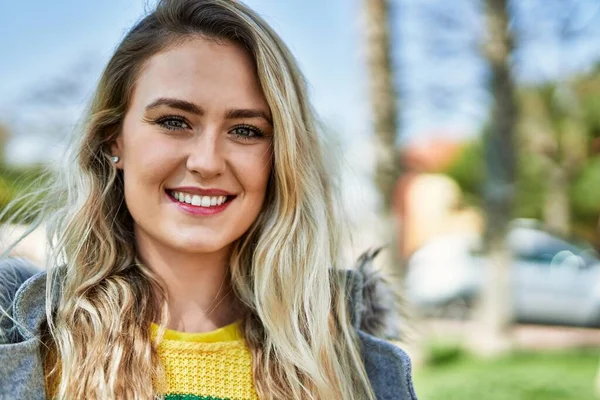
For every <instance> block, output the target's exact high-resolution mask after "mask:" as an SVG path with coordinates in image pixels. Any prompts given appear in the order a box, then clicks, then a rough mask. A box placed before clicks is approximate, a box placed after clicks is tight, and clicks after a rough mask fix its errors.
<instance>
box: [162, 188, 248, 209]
mask: <svg viewBox="0 0 600 400" xmlns="http://www.w3.org/2000/svg"><path fill="white" fill-rule="evenodd" d="M166 193H167V197H168V198H169V199H170V200H171V201H172V202H174V203H175V204H176V205H177V206H178V207H179V208H180V209H181V210H183V211H185V212H186V213H188V214H192V215H215V214H219V213H221V212H223V211H224V210H225V209H226V208H227V207H229V204H231V202H232V201H233V200H234V199H235V197H236V196H227V198H226V200H225V202H224V203H222V204H218V205H214V206H213V205H211V206H208V207H206V206H204V207H203V206H202V205H193V204H189V203H186V202H183V201H180V200H178V199H177V198H175V197H174V195H173V192H172V191H167V192H166Z"/></svg>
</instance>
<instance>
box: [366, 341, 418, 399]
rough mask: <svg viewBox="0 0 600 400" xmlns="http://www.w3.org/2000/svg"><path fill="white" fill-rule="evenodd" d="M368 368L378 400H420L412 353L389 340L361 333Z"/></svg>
mask: <svg viewBox="0 0 600 400" xmlns="http://www.w3.org/2000/svg"><path fill="white" fill-rule="evenodd" d="M358 337H359V339H360V342H361V347H362V355H363V360H364V364H365V369H366V371H367V375H368V376H369V380H370V382H371V385H372V386H373V390H374V391H375V394H376V395H377V400H416V399H417V395H416V394H415V389H414V386H413V382H412V366H411V362H410V358H409V356H408V354H406V352H405V351H404V350H402V349H401V348H400V347H398V346H396V345H395V344H393V343H390V342H388V341H386V340H382V339H379V338H376V337H375V336H372V335H369V334H368V333H365V332H363V331H358Z"/></svg>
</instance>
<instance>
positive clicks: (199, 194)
mask: <svg viewBox="0 0 600 400" xmlns="http://www.w3.org/2000/svg"><path fill="white" fill-rule="evenodd" d="M166 193H167V196H168V197H169V199H170V200H172V201H173V202H174V203H175V204H176V205H177V206H178V207H179V208H180V209H181V210H182V211H184V212H186V213H189V214H192V215H206V216H209V215H215V214H219V213H221V212H222V211H225V209H226V208H227V207H228V206H229V205H230V204H231V202H232V201H233V200H234V199H235V198H236V197H237V196H235V195H232V194H229V193H228V192H226V191H224V190H220V189H198V188H177V189H168V190H167V191H166Z"/></svg>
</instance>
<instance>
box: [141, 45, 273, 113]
mask: <svg viewBox="0 0 600 400" xmlns="http://www.w3.org/2000/svg"><path fill="white" fill-rule="evenodd" d="M165 97H166V98H176V99H182V100H186V101H189V102H192V103H195V104H202V105H203V107H215V108H249V107H252V108H257V107H259V108H264V109H265V110H267V111H268V104H267V101H266V99H265V97H264V95H263V92H262V89H261V86H260V83H259V79H258V76H257V73H256V68H255V65H254V60H253V59H252V57H251V56H250V54H249V53H248V52H247V51H246V50H245V49H243V48H242V47H241V46H239V45H237V44H234V43H232V42H216V41H214V40H207V39H203V38H194V39H190V40H187V41H184V42H183V43H180V44H178V45H175V46H172V47H170V48H168V49H167V50H164V51H162V52H160V53H157V54H155V55H153V56H152V57H150V59H149V60H148V61H147V62H146V64H145V65H144V68H143V69H142V70H141V72H140V75H139V77H138V79H137V82H136V87H135V90H134V99H133V103H134V106H135V103H136V100H137V102H141V103H143V104H137V106H145V105H147V103H148V102H151V101H155V100H156V99H157V98H165Z"/></svg>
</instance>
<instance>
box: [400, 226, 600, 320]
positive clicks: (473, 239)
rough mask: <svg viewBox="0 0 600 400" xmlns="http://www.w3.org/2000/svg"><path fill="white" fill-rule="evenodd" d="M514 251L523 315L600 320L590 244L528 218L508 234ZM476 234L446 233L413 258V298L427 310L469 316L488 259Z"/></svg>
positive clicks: (516, 304)
mask: <svg viewBox="0 0 600 400" xmlns="http://www.w3.org/2000/svg"><path fill="white" fill-rule="evenodd" d="M507 244H508V247H509V248H510V250H511V252H512V254H513V264H512V269H511V271H512V276H511V281H512V292H511V293H512V298H511V299H507V301H511V302H512V307H513V311H514V315H515V317H516V319H517V321H523V322H535V323H552V324H563V325H583V326H600V259H599V258H598V255H597V254H596V252H595V251H594V250H593V249H592V248H591V247H590V246H589V245H581V244H574V243H571V242H569V241H566V240H563V239H560V238H558V237H556V236H554V235H552V234H550V233H548V232H545V231H543V230H542V229H540V228H539V227H537V226H535V225H532V224H531V223H528V222H524V221H522V220H517V221H515V222H514V223H513V224H512V226H511V229H510V231H509V233H508V236H507ZM480 249H481V239H480V238H479V237H478V236H476V235H454V236H445V237H440V238H438V239H435V240H433V241H431V242H430V243H428V244H426V245H425V246H423V247H421V248H420V249H419V250H417V251H416V252H415V253H414V255H413V256H412V257H411V258H410V260H409V262H408V271H407V275H406V280H405V284H406V294H407V297H408V300H409V301H411V302H412V303H413V305H415V306H416V307H417V308H418V309H420V310H421V311H422V312H423V313H425V314H426V315H431V316H442V317H446V316H447V317H455V318H466V317H467V316H468V315H469V313H470V309H471V307H472V305H473V304H474V302H475V301H476V300H477V297H478V295H479V293H480V291H481V288H482V285H483V282H484V279H485V275H486V271H487V270H488V269H487V263H488V261H487V259H486V258H485V257H484V256H483V255H481V252H480Z"/></svg>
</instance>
